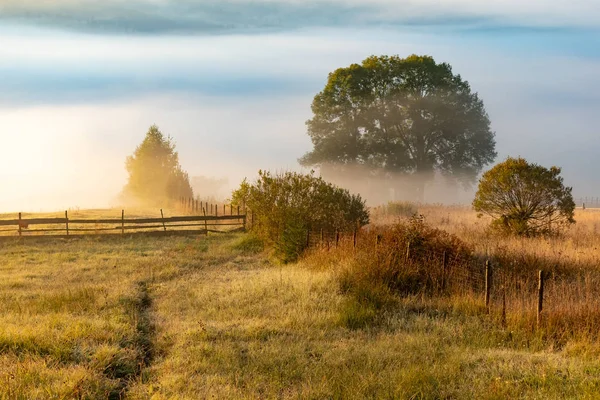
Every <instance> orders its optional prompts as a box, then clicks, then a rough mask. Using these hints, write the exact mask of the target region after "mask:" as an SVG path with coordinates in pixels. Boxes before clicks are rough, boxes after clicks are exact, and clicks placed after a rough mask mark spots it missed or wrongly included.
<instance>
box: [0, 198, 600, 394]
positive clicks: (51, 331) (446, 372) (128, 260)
mask: <svg viewBox="0 0 600 400" xmlns="http://www.w3.org/2000/svg"><path fill="white" fill-rule="evenodd" d="M375 211H377V210H375ZM418 211H419V213H421V214H423V215H424V216H425V220H426V221H427V223H428V224H430V225H432V226H434V227H439V228H441V229H444V230H446V231H448V232H450V233H453V234H455V235H456V236H457V237H458V238H460V239H461V240H462V241H464V242H465V243H467V244H468V245H469V246H472V247H473V249H474V251H475V252H477V253H478V254H483V255H488V256H498V257H500V256H503V257H504V256H506V255H507V254H509V255H510V256H511V257H512V258H513V259H515V260H519V261H522V262H523V264H522V265H519V266H517V267H515V268H519V269H522V270H524V271H525V272H524V276H529V272H532V273H533V272H535V271H536V270H537V269H538V268H542V269H546V270H548V271H551V270H553V271H556V272H557V273H558V272H560V273H561V274H563V275H564V276H568V277H569V279H574V278H573V277H577V279H580V281H578V282H579V283H578V284H577V285H575V284H569V285H563V286H561V287H560V290H562V292H553V291H552V290H559V287H558V286H557V287H555V288H552V286H550V287H549V290H550V291H549V294H548V302H549V303H548V309H547V312H548V317H547V321H549V322H552V323H553V324H554V325H552V324H550V325H545V326H544V327H543V328H542V329H537V328H536V327H535V326H532V325H531V324H529V323H523V318H529V317H528V316H525V317H522V316H520V315H519V313H517V310H518V308H516V306H515V308H510V307H509V315H508V316H507V319H508V321H507V323H506V324H504V325H503V324H501V323H499V321H498V310H497V308H496V309H495V311H493V312H492V313H491V314H488V313H487V312H486V310H485V308H484V307H483V306H482V298H481V296H480V295H479V293H474V294H473V293H472V294H469V295H468V296H455V295H453V294H449V295H441V296H425V295H424V293H422V292H416V293H411V294H407V295H404V296H399V295H396V294H394V293H393V292H390V291H386V292H385V293H384V294H383V295H381V296H380V298H381V299H383V301H384V303H385V304H383V306H382V307H380V308H377V309H376V310H375V311H373V310H370V309H365V308H361V307H358V308H357V306H356V303H355V299H354V298H353V296H352V295H351V294H349V293H348V291H347V290H344V287H343V284H342V283H343V279H341V277H343V272H344V268H345V267H347V266H348V265H350V264H351V263H355V262H356V261H357V260H358V261H361V260H364V259H362V258H360V257H358V256H357V255H356V254H354V253H353V252H351V251H341V250H342V248H341V247H340V249H339V250H340V251H336V250H335V249H314V250H313V251H311V252H309V254H307V255H306V256H305V257H303V258H302V259H301V260H300V261H299V262H297V263H293V264H286V265H284V264H280V263H278V262H277V261H275V260H274V259H273V257H272V255H271V254H270V252H269V250H268V249H264V247H263V245H262V243H261V242H260V241H259V240H257V239H256V238H254V237H253V236H252V235H251V234H244V233H230V234H210V235H209V236H208V237H206V236H189V237H144V236H135V237H130V236H125V237H120V236H117V237H103V236H91V237H89V238H77V239H69V240H65V239H51V238H27V239H26V240H24V239H19V238H11V239H8V240H4V241H2V242H0V260H1V262H0V398H1V399H70V398H85V399H104V398H112V399H118V398H126V399H148V398H153V399H198V398H223V399H237V398H239V399H254V398H265V399H267V398H269V399H270V398H303V399H304V398H312V399H354V398H355V399H362V398H398V399H420V398H422V399H435V398H446V399H453V398H456V399H462V398H478V399H479V398H485V399H503V398H539V399H548V398H556V399H559V398H560V399H562V398H597V397H598V393H599V392H600V361H599V360H600V359H599V357H598V355H600V341H599V340H598V338H597V337H596V335H595V332H596V331H598V328H600V322H599V321H600V319H598V318H597V317H596V315H597V314H595V313H597V311H595V310H596V309H600V304H598V302H600V301H599V300H598V297H597V296H594V294H595V293H596V292H595V291H596V290H597V289H596V287H598V286H600V285H597V284H596V282H597V281H596V280H595V279H596V275H595V273H596V272H598V267H599V265H600V264H599V261H600V259H599V255H598V254H599V253H598V251H597V246H598V240H599V239H600V233H598V227H600V212H598V211H595V210H590V209H588V210H585V211H583V210H578V211H577V214H576V219H577V221H578V223H577V224H576V225H575V226H574V227H573V228H571V229H570V230H569V231H568V232H565V234H564V235H563V236H562V237H556V238H531V239H514V238H501V237H496V236H493V235H491V234H490V233H489V232H488V231H487V230H486V225H487V221H486V220H485V219H480V218H477V217H476V215H475V214H474V212H472V211H471V210H469V209H467V208H462V207H441V206H424V207H420V208H419V210H418ZM398 218H399V217H398V216H396V215H386V214H385V213H384V212H381V213H379V214H377V213H376V212H375V213H374V222H375V223H376V224H378V225H385V224H388V223H394V222H395V221H396V219H398ZM364 238H365V239H364V240H367V239H366V238H367V236H364ZM369 240H370V239H369ZM532 260H533V261H532ZM571 283H572V282H571ZM509 297H511V296H510V292H509ZM511 298H512V297H511ZM528 306H529V305H527V307H528ZM527 309H529V308H527ZM511 310H514V312H512V313H511ZM545 312H546V311H545ZM365 313H366V315H365ZM374 313H376V314H374ZM551 316H552V317H551ZM356 321H358V322H360V321H366V322H367V323H364V324H360V323H358V324H357V323H356ZM560 321H563V322H562V323H560ZM564 321H567V322H568V323H565V322H564ZM557 333H559V334H557Z"/></svg>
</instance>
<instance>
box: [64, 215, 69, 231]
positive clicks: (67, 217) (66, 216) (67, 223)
mask: <svg viewBox="0 0 600 400" xmlns="http://www.w3.org/2000/svg"><path fill="white" fill-rule="evenodd" d="M65 219H66V220H67V221H66V223H65V225H66V227H67V236H69V213H68V211H65Z"/></svg>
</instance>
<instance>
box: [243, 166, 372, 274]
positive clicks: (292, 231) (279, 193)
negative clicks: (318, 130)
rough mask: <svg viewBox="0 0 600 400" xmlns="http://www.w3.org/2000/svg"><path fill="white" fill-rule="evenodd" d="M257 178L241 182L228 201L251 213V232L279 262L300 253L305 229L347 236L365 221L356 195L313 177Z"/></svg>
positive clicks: (362, 205)
mask: <svg viewBox="0 0 600 400" xmlns="http://www.w3.org/2000/svg"><path fill="white" fill-rule="evenodd" d="M258 175H259V177H258V179H257V180H256V182H255V183H254V184H250V183H248V182H247V181H246V180H244V181H243V182H242V184H241V185H240V187H239V188H238V189H237V190H236V191H234V192H233V196H232V201H233V203H234V204H238V205H241V204H245V206H246V208H247V209H249V210H250V212H252V214H253V226H252V227H251V229H252V231H253V232H254V233H255V234H256V235H258V236H259V237H261V238H263V239H264V240H265V241H266V242H267V243H268V244H271V245H272V246H273V247H274V248H275V251H276V253H277V256H278V257H279V258H280V259H281V260H282V261H284V262H289V261H295V260H296V259H297V258H298V257H299V256H300V254H302V252H303V251H304V249H305V247H306V235H307V231H309V230H321V229H322V230H325V231H335V230H338V231H347V230H351V229H354V227H356V226H357V225H359V226H362V225H366V224H367V223H368V222H369V214H368V212H367V209H366V207H365V202H364V201H363V200H362V199H361V197H360V196H359V195H353V194H350V192H348V191H347V190H345V189H341V188H339V187H337V186H334V185H332V184H330V183H328V182H325V181H324V180H323V179H322V178H320V177H315V176H314V175H313V173H311V174H299V173H296V172H285V173H279V174H275V175H272V174H271V173H270V172H267V171H259V173H258Z"/></svg>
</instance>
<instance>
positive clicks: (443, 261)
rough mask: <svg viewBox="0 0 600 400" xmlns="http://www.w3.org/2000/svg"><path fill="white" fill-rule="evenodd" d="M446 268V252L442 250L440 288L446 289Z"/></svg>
mask: <svg viewBox="0 0 600 400" xmlns="http://www.w3.org/2000/svg"><path fill="white" fill-rule="evenodd" d="M447 269H448V252H447V251H446V250H444V258H443V259H442V290H446V270H447Z"/></svg>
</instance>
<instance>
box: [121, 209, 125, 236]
mask: <svg viewBox="0 0 600 400" xmlns="http://www.w3.org/2000/svg"><path fill="white" fill-rule="evenodd" d="M121 235H125V210H121Z"/></svg>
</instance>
